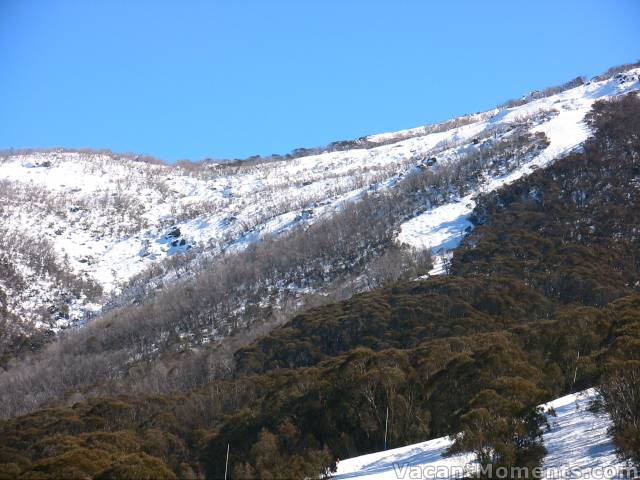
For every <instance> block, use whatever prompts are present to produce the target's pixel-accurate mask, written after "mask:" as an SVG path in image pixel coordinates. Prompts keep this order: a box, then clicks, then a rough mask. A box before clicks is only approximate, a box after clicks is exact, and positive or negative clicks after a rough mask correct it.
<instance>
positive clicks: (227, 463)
mask: <svg viewBox="0 0 640 480" xmlns="http://www.w3.org/2000/svg"><path fill="white" fill-rule="evenodd" d="M228 466H229V444H228V443H227V460H226V462H224V480H227V467H228Z"/></svg>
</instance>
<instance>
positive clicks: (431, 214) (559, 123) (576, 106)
mask: <svg viewBox="0 0 640 480" xmlns="http://www.w3.org/2000/svg"><path fill="white" fill-rule="evenodd" d="M639 78H640V69H635V70H630V71H629V72H628V75H627V78H626V81H624V82H620V80H619V79H618V78H612V79H609V80H607V81H603V82H593V83H590V84H589V85H582V86H579V87H576V88H573V89H570V90H567V91H565V92H562V93H559V94H557V95H554V96H551V97H548V98H542V99H539V100H535V101H532V102H530V103H527V104H525V105H522V106H520V107H514V108H511V109H508V110H505V111H503V112H500V113H498V114H496V115H495V116H493V117H492V118H489V119H488V120H486V121H485V122H486V123H487V124H491V125H497V124H500V123H505V122H506V123H509V122H513V121H515V120H517V119H518V118H522V117H525V116H527V115H532V114H535V113H538V112H544V111H550V110H551V109H554V110H556V111H558V115H556V116H554V117H552V118H551V119H550V120H548V121H546V122H545V123H542V124H541V125H536V126H535V127H533V128H532V129H531V133H535V132H543V133H544V134H545V135H546V136H547V139H548V140H549V142H550V143H549V145H548V146H547V147H546V148H545V149H544V150H543V151H542V152H541V153H540V154H538V155H537V156H535V157H534V158H532V159H531V161H529V162H527V163H525V164H523V165H522V166H520V167H519V168H517V169H515V170H514V171H512V172H511V173H509V174H507V175H503V176H499V177H491V178H488V179H486V180H485V182H484V183H483V184H481V185H480V186H478V188H477V189H476V190H475V191H473V192H472V193H470V194H468V195H466V196H465V197H462V198H459V199H456V201H455V202H453V203H449V204H445V205H442V206H438V207H435V208H433V209H431V210H428V211H426V212H424V213H422V214H420V215H418V216H416V217H414V218H412V219H410V220H408V221H407V222H405V223H403V224H402V226H401V230H400V233H399V235H398V241H399V242H400V243H402V244H406V245H410V246H413V247H415V248H422V249H427V248H428V249H431V251H432V253H433V254H434V267H433V269H432V270H431V272H429V273H430V274H431V275H438V274H442V273H445V269H444V264H445V262H446V259H447V258H449V257H450V256H451V251H452V250H453V249H454V248H455V247H457V246H458V245H459V244H460V242H461V241H462V239H463V238H464V236H465V234H466V233H468V232H469V231H470V230H471V229H472V228H473V225H472V224H471V222H470V221H469V217H470V215H471V212H472V211H473V209H474V208H475V205H476V202H475V199H476V198H477V196H478V195H481V194H484V193H488V192H492V191H495V190H497V189H499V188H500V187H502V186H504V185H507V184H510V183H512V182H514V181H516V180H518V179H519V178H521V177H523V176H525V175H527V174H528V173H530V172H531V171H532V170H533V169H535V168H539V167H545V166H547V165H549V164H551V163H552V162H554V161H555V160H557V159H558V158H561V157H562V156H564V155H566V154H567V153H569V152H571V151H572V150H574V149H576V148H578V147H579V146H580V145H581V144H582V143H583V142H584V141H585V140H586V139H587V138H588V136H589V133H590V132H589V129H588V127H587V125H586V124H585V123H584V117H585V115H586V114H587V113H588V112H589V110H590V109H591V106H592V104H593V102H594V101H596V100H599V99H602V98H607V97H611V96H615V95H621V94H624V93H627V92H629V91H633V90H638V89H639V88H640V82H639ZM480 123H483V122H480Z"/></svg>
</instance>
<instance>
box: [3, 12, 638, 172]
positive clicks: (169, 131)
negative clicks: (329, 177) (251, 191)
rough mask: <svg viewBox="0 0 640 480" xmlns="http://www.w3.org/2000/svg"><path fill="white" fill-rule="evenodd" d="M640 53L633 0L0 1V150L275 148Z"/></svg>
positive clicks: (435, 112)
mask: <svg viewBox="0 0 640 480" xmlns="http://www.w3.org/2000/svg"><path fill="white" fill-rule="evenodd" d="M639 58H640V1H638V0H607V1H591V0H579V1H560V0H554V1H546V0H544V1H540V0H536V1H534V2H528V1H519V0H509V1H493V2H492V1H453V0H442V1H439V2H435V1H426V0H423V1H399V0H394V1H391V0H390V1H384V2H383V1H377V0H368V1H355V0H354V1H350V0H340V1H338V0H317V1H311V0H291V1H284V0H269V1H267V0H260V1H258V0H256V1H249V0H233V1H231V0H229V1H222V0H210V1H207V2H205V1H202V2H199V1H178V0H171V1H169V0H167V1H162V0H152V1H141V0H104V1H100V0H85V1H68V0H42V1H38V0H0V147H2V148H8V147H14V148H19V147H54V146H63V147H93V148H110V149H112V150H114V151H121V152H124V151H126V152H137V153H146V154H151V155H155V156H157V157H159V158H162V159H166V160H176V159H180V158H190V159H201V158H204V157H214V158H233V157H238V158H241V157H246V156H249V155H252V154H264V155H269V154H271V153H286V152H288V151H290V150H291V149H293V148H296V147H301V146H317V145H324V144H326V143H328V142H330V141H333V140H341V139H348V138H355V137H359V136H362V135H366V134H370V133H378V132H384V131H392V130H399V129H402V128H409V127H413V126H417V125H421V124H424V123H430V122H435V121H439V120H443V119H446V118H450V117H453V116H456V115H460V114H464V113H470V112H474V111H479V110H485V109H488V108H491V107H493V106H495V105H496V104H497V103H500V102H502V101H504V100H507V99H509V98H513V97H518V96H520V95H522V94H524V93H526V92H527V91H530V90H532V89H536V88H543V87H546V86H550V85H554V84H558V83H562V82H563V81H565V80H568V79H570V78H573V77H576V76H577V75H581V74H584V75H587V76H593V75H595V74H597V73H600V72H601V71H603V70H605V69H606V68H608V67H610V66H613V65H616V64H620V63H627V62H632V61H635V60H638V59H639Z"/></svg>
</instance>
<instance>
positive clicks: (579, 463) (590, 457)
mask: <svg viewBox="0 0 640 480" xmlns="http://www.w3.org/2000/svg"><path fill="white" fill-rule="evenodd" d="M596 395H597V394H596V393H595V392H594V391H593V390H586V391H584V392H579V393H576V394H571V395H566V396H564V397H561V398H558V399H556V400H553V401H552V402H549V403H547V404H545V405H543V406H542V408H543V409H544V410H545V412H546V416H547V420H548V422H549V428H548V429H547V430H546V431H545V432H544V435H543V437H544V444H545V446H546V448H547V450H548V454H547V456H546V457H545V461H544V464H543V466H542V469H543V472H542V478H558V479H564V478H575V477H579V478H583V477H586V476H591V475H593V474H595V475H598V476H599V478H619V477H623V476H624V472H625V470H626V466H625V464H624V462H622V461H620V459H618V457H617V456H616V453H615V445H614V444H613V442H612V441H611V438H610V437H609V436H608V434H607V429H608V428H609V427H610V422H609V421H607V419H606V417H604V418H603V417H602V416H598V415H596V414H594V413H593V412H591V411H590V410H589V408H590V402H591V401H593V399H594V398H595V397H596ZM451 443H452V441H451V439H449V438H447V437H445V438H437V439H434V440H429V441H427V442H423V443H419V444H416V445H408V446H406V447H401V448H396V449H393V450H388V451H386V452H379V453H372V454H369V455H364V456H362V457H356V458H350V459H345V460H342V461H340V462H339V463H338V469H337V472H336V475H335V476H334V477H333V478H335V479H336V480H338V479H341V480H344V479H347V478H363V479H367V480H374V479H376V480H382V479H389V480H392V479H393V480H395V479H398V478H443V479H449V478H464V477H465V476H466V475H470V474H472V473H473V472H474V471H477V468H478V464H477V462H475V460H474V458H473V456H471V455H458V456H454V457H448V456H446V450H447V448H448V447H450V446H451ZM596 469H599V470H598V471H596ZM597 472H600V473H597Z"/></svg>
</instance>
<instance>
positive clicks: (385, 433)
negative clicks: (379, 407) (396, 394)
mask: <svg viewBox="0 0 640 480" xmlns="http://www.w3.org/2000/svg"><path fill="white" fill-rule="evenodd" d="M388 425H389V405H387V417H386V418H385V420H384V449H385V450H386V449H387V426H388Z"/></svg>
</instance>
